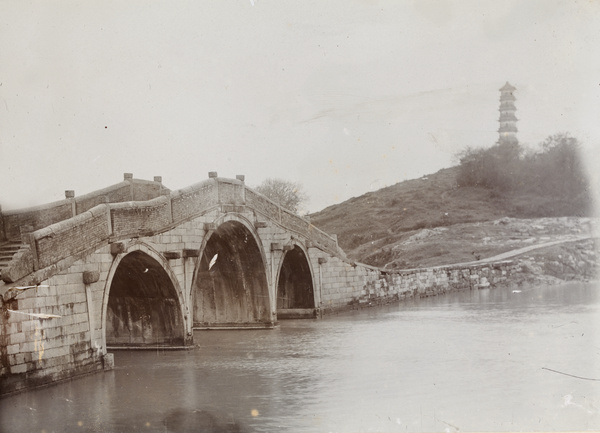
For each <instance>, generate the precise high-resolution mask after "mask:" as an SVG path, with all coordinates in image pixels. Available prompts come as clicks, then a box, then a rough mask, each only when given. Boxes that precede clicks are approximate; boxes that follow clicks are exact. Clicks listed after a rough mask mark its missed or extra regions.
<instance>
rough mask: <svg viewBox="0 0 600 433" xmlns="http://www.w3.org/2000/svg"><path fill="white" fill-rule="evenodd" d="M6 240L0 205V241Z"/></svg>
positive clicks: (0, 206)
mask: <svg viewBox="0 0 600 433" xmlns="http://www.w3.org/2000/svg"><path fill="white" fill-rule="evenodd" d="M5 240H6V231H5V230H4V216H3V215H2V205H0V241H5Z"/></svg>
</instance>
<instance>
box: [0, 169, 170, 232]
mask: <svg viewBox="0 0 600 433" xmlns="http://www.w3.org/2000/svg"><path fill="white" fill-rule="evenodd" d="M126 178H127V180H125V181H123V182H120V183H117V184H115V185H111V186H108V187H106V188H103V189H100V190H97V191H93V192H91V193H88V194H84V195H82V196H79V197H74V198H66V199H65V200H59V201H55V202H52V203H48V204H44V205H41V206H34V207H29V208H24V209H16V210H9V211H2V212H1V213H0V218H1V219H2V224H0V228H2V230H0V240H7V239H8V240H12V239H20V237H21V233H22V228H23V227H27V228H28V231H35V230H38V229H41V228H44V227H47V226H49V225H51V224H54V223H58V222H60V221H64V220H66V219H69V218H72V217H73V216H76V215H79V214H82V213H84V212H87V211H88V210H90V209H92V208H93V207H95V206H97V205H99V204H103V203H119V202H125V201H143V200H149V199H153V198H155V197H159V196H160V195H161V194H164V193H165V192H168V191H169V190H168V189H166V188H165V187H163V186H162V184H161V182H158V181H147V180H141V179H133V178H131V177H129V176H127V177H126ZM157 179H158V178H157Z"/></svg>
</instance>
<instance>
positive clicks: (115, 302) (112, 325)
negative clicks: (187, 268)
mask: <svg viewBox="0 0 600 433" xmlns="http://www.w3.org/2000/svg"><path fill="white" fill-rule="evenodd" d="M184 306H185V302H184V298H183V295H182V291H181V287H180V285H179V282H178V280H177V278H176V277H175V275H174V273H173V271H172V270H171V268H170V266H169V263H168V261H167V260H166V259H165V258H164V257H163V256H162V255H161V254H160V253H159V252H158V251H156V250H155V249H154V248H152V247H150V246H149V245H147V244H145V243H143V242H139V241H137V242H134V243H131V244H129V246H128V247H127V248H126V251H125V252H123V253H121V254H118V255H117V256H116V257H115V259H114V261H113V263H112V265H111V268H110V271H109V273H108V277H107V279H106V286H105V290H104V299H103V303H102V341H103V347H105V348H106V347H107V346H117V347H118V346H121V347H144V346H151V347H155V346H182V345H185V344H186V343H187V341H186V340H188V339H187V338H186V328H187V327H186V320H185V319H186V316H187V315H186V312H185V308H184Z"/></svg>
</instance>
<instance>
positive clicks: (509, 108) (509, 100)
mask: <svg viewBox="0 0 600 433" xmlns="http://www.w3.org/2000/svg"><path fill="white" fill-rule="evenodd" d="M515 90H517V89H516V88H515V87H513V86H511V85H510V84H508V81H507V82H506V84H505V85H504V86H502V88H501V89H500V109H499V111H500V119H499V122H500V129H498V133H499V134H500V138H499V139H498V143H499V144H505V143H515V144H516V143H518V142H519V141H518V140H517V117H516V116H515V111H517V108H516V107H515V99H516V98H515V96H514V94H513V93H514V91H515Z"/></svg>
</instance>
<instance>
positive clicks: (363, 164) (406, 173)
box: [0, 0, 600, 212]
mask: <svg viewBox="0 0 600 433" xmlns="http://www.w3.org/2000/svg"><path fill="white" fill-rule="evenodd" d="M507 81H508V82H510V83H511V84H512V85H514V86H515V87H516V88H517V90H516V92H515V96H516V98H517V100H516V102H515V105H516V107H517V112H516V115H517V117H518V118H519V121H518V123H517V126H518V128H519V133H518V135H517V136H518V138H519V141H520V142H521V143H522V144H524V145H527V146H532V147H533V146H536V145H537V144H538V143H540V142H541V141H543V140H544V139H545V138H546V137H547V136H549V135H552V134H555V133H558V132H569V133H571V134H572V135H574V136H575V137H577V138H578V139H579V140H580V141H581V142H582V144H583V148H584V151H585V152H586V154H585V157H586V160H587V161H588V169H589V170H590V173H591V174H590V176H591V177H590V178H591V179H592V183H593V185H594V186H596V187H597V186H598V185H600V180H599V178H598V174H597V173H598V172H597V171H594V168H595V167H596V166H597V167H600V164H598V163H599V162H600V157H598V156H597V155H596V154H597V153H599V152H598V151H597V149H598V148H600V1H598V0H592V1H590V0H588V1H575V0H570V1H567V0H506V1H497V0H493V1H487V0H476V1H470V0H418V1H412V0H394V1H391V0H390V1H386V0H381V1H377V0H328V1H322V0H318V1H311V0H305V1H286V0H218V1H217V0H214V1H181V0H168V1H167V0H165V1H156V0H144V1H140V0H128V1H126V2H123V1H120V0H119V1H111V0H87V1H79V0H77V1H75V0H72V1H67V0H52V1H48V0H43V1H39V0H32V1H24V0H0V161H1V165H0V205H1V206H2V209H3V210H9V209H17V208H23V207H29V206H36V205H40V204H43V203H48V202H51V201H55V200H61V199H63V198H64V191H65V190H75V194H76V195H82V194H86V193H88V192H91V191H94V190H96V189H100V188H104V187H106V186H109V185H112V184H115V183H118V182H120V181H122V180H123V173H126V172H127V173H133V175H134V177H135V178H139V179H147V180H152V179H153V177H154V176H162V179H163V184H164V185H165V186H167V187H168V188H171V189H179V188H184V187H186V186H189V185H192V184H194V183H197V182H200V181H203V180H205V179H207V178H208V172H209V171H217V172H218V174H219V176H222V177H229V178H235V176H236V175H238V174H244V175H245V176H246V184H247V185H249V186H251V187H252V186H256V185H259V184H260V183H261V182H262V181H263V180H264V179H266V178H281V179H285V180H290V181H293V182H299V183H301V184H302V185H303V188H304V191H305V192H306V194H307V195H308V197H309V202H308V204H307V205H306V206H305V209H303V212H304V211H311V212H315V211H318V210H321V209H323V208H325V207H326V206H329V205H332V204H335V203H339V202H342V201H344V200H347V199H349V198H351V197H354V196H359V195H362V194H364V193H366V192H368V191H373V190H377V189H379V188H382V187H385V186H389V185H393V184H395V183H397V182H400V181H403V180H406V179H414V178H418V177H421V176H424V175H427V174H431V173H434V172H436V171H438V170H440V169H442V168H446V167H450V166H453V165H456V163H457V160H456V157H455V155H456V154H457V153H458V152H460V151H461V150H463V149H464V148H466V147H467V146H472V147H490V146H492V145H493V144H494V143H496V141H497V140H498V133H497V129H498V115H499V113H498V106H499V97H500V92H499V89H500V87H502V86H503V85H504V83H506V82H507ZM599 190H600V188H599Z"/></svg>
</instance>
